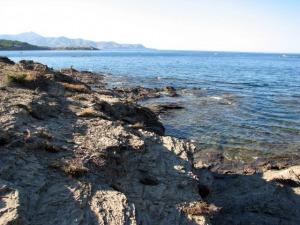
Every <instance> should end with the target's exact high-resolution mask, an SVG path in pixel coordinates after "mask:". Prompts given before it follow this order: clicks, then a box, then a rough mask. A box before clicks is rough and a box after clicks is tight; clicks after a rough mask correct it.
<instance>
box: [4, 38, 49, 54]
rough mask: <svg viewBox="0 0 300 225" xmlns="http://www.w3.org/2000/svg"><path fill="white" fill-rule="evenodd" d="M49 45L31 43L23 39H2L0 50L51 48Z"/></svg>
mask: <svg viewBox="0 0 300 225" xmlns="http://www.w3.org/2000/svg"><path fill="white" fill-rule="evenodd" d="M49 49H50V48H47V47H40V46H36V45H31V44H28V43H26V42H21V41H11V40H3V39H0V51H3V50H49Z"/></svg>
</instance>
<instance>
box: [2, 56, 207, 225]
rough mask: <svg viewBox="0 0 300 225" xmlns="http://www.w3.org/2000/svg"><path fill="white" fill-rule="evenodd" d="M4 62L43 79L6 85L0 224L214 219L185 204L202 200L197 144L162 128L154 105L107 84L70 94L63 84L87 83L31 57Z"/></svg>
mask: <svg viewBox="0 0 300 225" xmlns="http://www.w3.org/2000/svg"><path fill="white" fill-rule="evenodd" d="M2 66H3V65H1V68H0V77H2V76H5V73H6V72H7V71H18V72H20V73H24V72H26V74H32V77H30V79H31V80H32V81H33V80H34V81H39V82H37V83H36V84H35V85H36V86H34V87H36V88H32V87H33V86H32V87H31V86H26V85H23V86H7V87H6V88H3V89H1V92H0V102H1V105H0V125H1V126H0V130H1V134H0V135H1V136H0V137H1V140H2V142H1V146H0V148H1V150H0V224H7V225H9V224H24V225H29V224H30V225H56V224H72V225H80V224H89V225H98V224H112V225H121V224H132V225H136V224H144V225H152V224H157V225H164V224H177V225H179V224H180V225H191V224H193V225H194V224H200V225H204V224H208V223H209V218H208V217H207V216H206V215H205V213H203V214H202V213H201V212H200V213H197V215H196V214H190V215H189V214H184V213H182V210H183V207H184V206H185V204H188V203H190V202H193V203H195V202H196V203H197V202H202V201H203V200H202V198H201V196H200V194H199V188H198V185H199V178H198V177H197V175H196V174H195V173H194V171H193V166H192V164H193V162H192V156H191V155H192V152H193V151H194V149H195V146H193V144H192V143H190V142H188V141H185V140H178V139H176V138H172V137H165V136H161V135H163V133H164V127H163V125H162V124H161V123H160V122H159V120H158V118H157V116H156V115H155V114H154V113H153V112H152V111H151V110H149V109H147V108H145V107H141V106H139V105H137V104H129V103H127V102H126V100H124V99H123V98H120V97H118V94H116V93H114V92H113V91H112V92H110V94H107V91H103V89H102V91H99V92H98V89H97V90H95V89H93V88H91V90H90V91H89V92H85V91H83V92H82V91H78V90H76V91H74V92H72V94H71V95H70V94H69V93H68V92H67V91H66V87H64V85H62V83H68V84H71V85H77V84H79V85H81V84H82V85H87V84H85V83H83V82H82V81H81V80H79V79H77V78H76V77H73V76H71V75H69V74H64V73H61V72H58V71H54V70H51V69H49V68H48V67H47V66H44V65H42V64H38V63H35V62H32V61H23V62H21V63H20V64H16V65H8V64H7V65H6V64H5V65H4V66H3V67H2ZM2 69H3V70H2ZM73 72H74V73H79V72H77V71H73ZM33 83H34V82H33ZM88 86H89V85H87V87H88ZM136 124H142V125H143V126H142V127H138V126H136ZM134 125H135V129H134V128H133V127H134ZM6 134H13V136H9V135H8V136H7V135H6ZM66 215H68V216H66Z"/></svg>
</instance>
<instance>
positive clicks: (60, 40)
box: [0, 32, 147, 50]
mask: <svg viewBox="0 0 300 225" xmlns="http://www.w3.org/2000/svg"><path fill="white" fill-rule="evenodd" d="M0 39H6V40H17V41H22V42H27V43H29V44H32V45H38V46H48V47H51V48H66V47H92V48H97V49H105V50H146V49H147V48H145V47H144V46H143V45H141V44H119V43H116V42H105V41H101V42H96V41H90V40H85V39H81V38H78V39H72V38H67V37H44V36H41V35H39V34H37V33H34V32H26V33H21V34H16V35H7V34H5V35H0Z"/></svg>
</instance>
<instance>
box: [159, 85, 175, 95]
mask: <svg viewBox="0 0 300 225" xmlns="http://www.w3.org/2000/svg"><path fill="white" fill-rule="evenodd" d="M162 90H163V91H164V92H166V93H167V94H168V95H169V96H170V97H178V96H179V95H178V94H177V92H176V89H175V88H174V87H172V86H166V87H164V88H163V89H162Z"/></svg>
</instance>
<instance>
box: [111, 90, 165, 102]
mask: <svg viewBox="0 0 300 225" xmlns="http://www.w3.org/2000/svg"><path fill="white" fill-rule="evenodd" d="M113 91H114V92H115V93H117V94H118V95H119V96H120V97H122V98H126V99H127V100H131V101H133V102H137V101H141V100H145V99H149V98H159V97H160V96H161V95H160V90H159V89H157V88H145V87H132V88H131V87H116V88H114V89H113Z"/></svg>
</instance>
